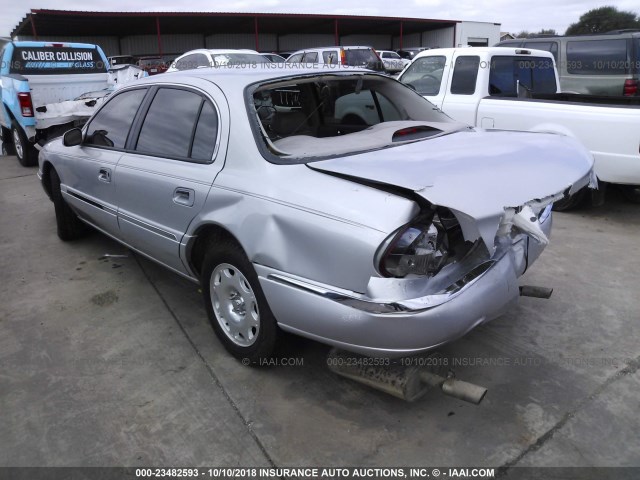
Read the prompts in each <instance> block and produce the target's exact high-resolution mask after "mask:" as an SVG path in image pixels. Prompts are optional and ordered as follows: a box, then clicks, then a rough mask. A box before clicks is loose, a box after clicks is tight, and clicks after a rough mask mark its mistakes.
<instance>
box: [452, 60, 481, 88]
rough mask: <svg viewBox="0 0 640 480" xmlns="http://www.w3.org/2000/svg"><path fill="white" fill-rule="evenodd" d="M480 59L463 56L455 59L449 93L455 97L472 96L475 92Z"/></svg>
mask: <svg viewBox="0 0 640 480" xmlns="http://www.w3.org/2000/svg"><path fill="white" fill-rule="evenodd" d="M479 67H480V57H478V56H476V55H474V56H471V55H464V56H460V57H458V58H456V63H455V66H454V67H453V78H452V79H451V93H453V94H456V95H473V94H474V93H475V92H476V80H477V79H478V68H479Z"/></svg>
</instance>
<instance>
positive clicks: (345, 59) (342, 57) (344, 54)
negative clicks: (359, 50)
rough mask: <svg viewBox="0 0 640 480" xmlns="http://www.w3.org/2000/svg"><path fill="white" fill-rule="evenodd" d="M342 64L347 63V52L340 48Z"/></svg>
mask: <svg viewBox="0 0 640 480" xmlns="http://www.w3.org/2000/svg"><path fill="white" fill-rule="evenodd" d="M340 64H341V65H346V64H347V54H346V53H345V51H344V50H342V49H340Z"/></svg>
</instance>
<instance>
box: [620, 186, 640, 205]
mask: <svg viewBox="0 0 640 480" xmlns="http://www.w3.org/2000/svg"><path fill="white" fill-rule="evenodd" d="M620 188H621V189H622V194H623V195H624V198H626V199H627V200H629V201H630V202H631V203H640V185H621V187H620Z"/></svg>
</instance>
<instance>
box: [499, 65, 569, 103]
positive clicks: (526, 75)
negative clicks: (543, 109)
mask: <svg viewBox="0 0 640 480" xmlns="http://www.w3.org/2000/svg"><path fill="white" fill-rule="evenodd" d="M518 82H519V83H520V85H522V86H524V87H526V89H527V90H529V91H530V92H534V93H555V92H556V90H557V88H556V76H555V70H554V68H553V62H552V61H551V59H550V58H544V57H506V56H505V57H493V58H492V59H491V72H490V74H489V94H490V95H492V96H500V97H517V96H518Z"/></svg>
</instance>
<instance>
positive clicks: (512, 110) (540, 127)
mask: <svg viewBox="0 0 640 480" xmlns="http://www.w3.org/2000/svg"><path fill="white" fill-rule="evenodd" d="M399 80H400V81H401V82H403V83H405V84H407V85H408V86H410V87H412V88H413V89H415V90H416V91H417V92H418V93H420V94H421V95H423V96H424V97H425V98H426V99H427V100H429V101H431V102H432V103H433V104H434V105H436V106H437V107H438V108H440V109H442V111H443V112H444V113H446V114H447V115H449V116H451V117H452V118H454V119H456V120H458V121H461V122H465V123H468V124H469V125H474V126H477V127H480V128H485V129H499V130H529V131H538V132H554V133H557V134H560V135H567V136H571V137H574V138H576V139H578V140H579V141H580V142H582V144H583V145H585V146H586V147H587V148H588V149H589V150H591V152H592V153H593V155H594V157H595V167H594V171H595V173H596V175H597V177H598V181H599V183H600V187H599V189H598V190H592V195H593V200H594V203H596V204H598V203H600V202H601V201H602V200H603V199H604V195H603V193H604V190H605V187H606V184H607V183H615V184H619V185H621V186H623V191H625V192H626V193H627V194H628V197H629V199H630V200H632V201H637V200H636V199H635V198H636V197H637V194H636V193H635V192H637V188H638V187H637V186H638V185H640V151H639V149H640V97H628V98H625V97H616V98H612V97H602V96H592V95H585V94H564V93H559V83H558V75H557V71H556V69H555V64H554V58H553V55H552V54H551V53H549V52H546V51H541V50H529V49H521V48H506V47H473V48H441V49H434V50H428V51H426V52H422V53H421V54H419V55H418V56H417V57H416V58H415V59H414V60H413V62H412V63H411V65H409V66H408V67H407V68H406V69H405V70H404V71H403V72H402V74H401V75H400V77H399ZM586 194H587V189H584V190H581V191H579V192H574V194H573V195H571V196H569V197H567V198H565V199H563V200H559V201H558V202H556V204H555V208H556V209H557V210H566V209H569V208H573V207H576V206H578V205H579V204H580V203H581V202H582V200H583V199H584V198H585V195H586Z"/></svg>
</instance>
